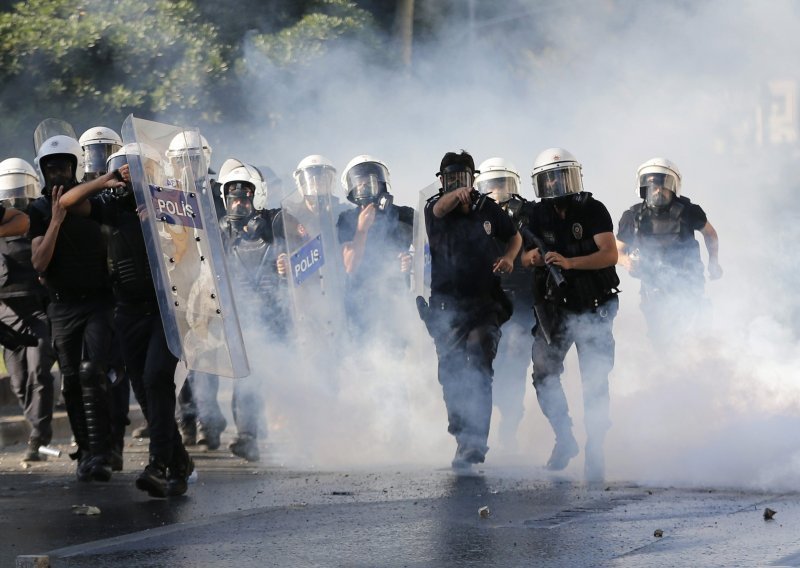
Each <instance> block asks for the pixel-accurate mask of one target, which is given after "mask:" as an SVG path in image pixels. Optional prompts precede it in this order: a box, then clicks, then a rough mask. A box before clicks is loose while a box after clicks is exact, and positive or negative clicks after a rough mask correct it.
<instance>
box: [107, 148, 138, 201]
mask: <svg viewBox="0 0 800 568" xmlns="http://www.w3.org/2000/svg"><path fill="white" fill-rule="evenodd" d="M127 164H128V157H127V156H126V155H125V154H120V155H118V156H114V157H112V158H109V159H108V160H107V161H106V168H107V169H106V171H107V172H113V171H114V170H118V169H120V168H121V167H122V166H125V165H127ZM111 191H112V192H113V193H114V195H116V196H117V197H123V196H125V195H131V194H133V185H131V182H130V181H127V182H125V185H124V186H123V187H115V188H114V189H112V190H111Z"/></svg>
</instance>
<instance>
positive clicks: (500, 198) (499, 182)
mask: <svg viewBox="0 0 800 568" xmlns="http://www.w3.org/2000/svg"><path fill="white" fill-rule="evenodd" d="M479 177H480V179H478V180H477V181H476V182H475V189H477V190H478V191H479V192H480V193H485V194H487V195H488V196H489V197H491V198H492V199H493V200H494V201H495V202H497V203H505V202H506V201H508V200H509V199H511V196H512V195H519V183H518V182H517V178H516V177H515V176H512V175H509V173H508V172H487V173H482V174H481V175H480V176H479Z"/></svg>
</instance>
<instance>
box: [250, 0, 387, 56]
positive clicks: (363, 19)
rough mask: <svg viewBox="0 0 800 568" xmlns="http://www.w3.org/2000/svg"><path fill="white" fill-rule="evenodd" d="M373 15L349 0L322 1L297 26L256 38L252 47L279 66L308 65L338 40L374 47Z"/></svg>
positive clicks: (313, 6)
mask: <svg viewBox="0 0 800 568" xmlns="http://www.w3.org/2000/svg"><path fill="white" fill-rule="evenodd" d="M373 29H374V21H373V18H372V15H371V14H370V13H369V12H367V11H366V10H362V9H361V8H359V7H358V6H357V5H356V3H355V2H350V1H348V0H319V1H317V2H314V3H313V5H312V7H311V9H310V10H309V11H308V12H307V13H306V14H305V15H304V16H303V17H302V18H300V20H299V21H298V22H297V23H295V24H294V25H292V26H290V27H287V28H284V29H283V30H280V31H279V32H276V33H273V34H257V35H254V36H253V41H252V43H253V46H254V47H255V49H256V50H258V51H259V52H261V53H262V54H263V55H264V56H265V57H266V58H267V59H268V60H270V62H272V63H273V64H274V65H276V66H278V67H290V66H294V65H303V64H307V63H309V62H311V61H313V60H315V59H318V58H319V57H320V56H322V55H324V54H325V53H326V51H327V50H328V49H330V47H331V45H333V44H335V42H336V40H340V39H357V40H359V41H360V42H362V43H365V44H375V43H376V38H375V36H374V35H373V32H372V30H373Z"/></svg>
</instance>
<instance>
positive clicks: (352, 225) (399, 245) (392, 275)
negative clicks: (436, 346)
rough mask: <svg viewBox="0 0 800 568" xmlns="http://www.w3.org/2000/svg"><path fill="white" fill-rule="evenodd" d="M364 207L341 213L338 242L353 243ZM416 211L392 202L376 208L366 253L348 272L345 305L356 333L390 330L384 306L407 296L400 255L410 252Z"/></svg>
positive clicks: (406, 283)
mask: <svg viewBox="0 0 800 568" xmlns="http://www.w3.org/2000/svg"><path fill="white" fill-rule="evenodd" d="M362 210H363V209H362V208H361V207H356V208H351V209H347V210H345V211H343V212H342V213H340V214H339V219H338V221H337V223H336V229H337V233H338V238H339V242H340V243H341V244H344V243H348V242H352V241H353V239H354V238H355V235H356V229H357V227H358V216H359V214H360V213H361V211H362ZM413 235H414V210H413V209H412V208H411V207H400V206H397V205H394V204H390V205H389V206H388V207H387V208H386V210H385V211H377V212H376V214H375V221H374V222H373V223H372V226H371V227H370V228H369V234H368V235H367V240H366V244H365V247H364V256H363V257H362V259H361V263H360V264H359V266H358V268H357V269H356V270H355V271H354V272H352V273H351V274H348V275H347V281H346V287H345V307H346V310H347V316H348V320H349V321H350V323H351V329H352V331H353V332H354V333H355V334H361V333H364V332H368V333H372V332H376V333H381V332H387V331H389V330H390V328H391V325H390V323H389V322H387V318H385V317H382V314H385V313H386V312H385V309H386V308H388V307H390V306H393V305H394V303H395V302H397V301H398V299H399V298H404V297H408V293H407V292H408V288H409V281H408V279H409V275H408V274H404V273H402V272H401V271H400V256H401V255H402V254H408V251H409V248H410V247H411V243H412V242H413V240H414V238H413Z"/></svg>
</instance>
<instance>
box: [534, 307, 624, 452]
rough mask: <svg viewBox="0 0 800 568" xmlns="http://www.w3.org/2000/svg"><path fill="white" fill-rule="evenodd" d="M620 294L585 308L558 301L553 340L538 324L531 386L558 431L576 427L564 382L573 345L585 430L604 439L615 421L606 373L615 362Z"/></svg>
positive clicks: (555, 308) (554, 428)
mask: <svg viewBox="0 0 800 568" xmlns="http://www.w3.org/2000/svg"><path fill="white" fill-rule="evenodd" d="M618 309H619V299H618V298H617V297H616V296H613V297H611V298H610V299H608V300H607V301H606V302H605V303H603V304H602V305H600V306H599V307H597V308H595V309H594V310H587V311H583V312H573V311H570V310H567V309H565V308H561V307H554V312H553V313H554V317H553V322H552V327H553V329H552V330H551V331H550V333H551V343H550V344H548V343H547V341H546V340H545V337H544V333H543V332H542V329H541V328H540V326H538V325H537V326H536V327H534V339H533V349H532V354H531V359H532V360H533V386H534V388H535V389H536V397H537V399H538V400H539V406H540V407H541V409H542V412H543V413H544V415H545V416H546V417H547V419H548V420H549V421H550V424H551V426H552V427H553V430H554V431H555V433H556V436H557V437H558V436H560V435H562V434H567V431H570V433H571V428H572V420H571V419H570V417H569V408H568V406H567V399H566V396H565V395H564V389H563V387H562V385H561V374H562V373H563V372H564V358H565V357H566V355H567V352H568V351H569V350H570V348H571V347H572V345H573V344H574V345H575V348H576V349H577V351H578V363H579V365H580V372H581V382H582V383H583V405H584V424H585V426H586V432H587V435H588V436H589V437H590V438H591V437H593V436H594V437H597V438H599V439H602V438H603V437H604V436H605V433H606V432H607V431H608V429H609V427H610V426H611V420H610V417H609V404H610V402H609V394H608V375H609V373H610V372H611V370H612V369H613V368H614V349H615V343H614V334H613V324H614V318H615V317H616V315H617V311H618Z"/></svg>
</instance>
